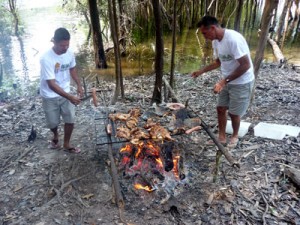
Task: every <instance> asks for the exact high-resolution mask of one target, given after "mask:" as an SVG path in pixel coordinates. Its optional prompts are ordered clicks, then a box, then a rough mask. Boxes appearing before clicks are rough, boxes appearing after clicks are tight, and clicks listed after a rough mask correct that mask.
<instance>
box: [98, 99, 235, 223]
mask: <svg viewBox="0 0 300 225" xmlns="http://www.w3.org/2000/svg"><path fill="white" fill-rule="evenodd" d="M194 115H195V114H193V112H192V111H189V110H188V109H187V108H186V107H184V106H182V105H176V104H175V105H174V104H173V105H172V104H171V105H165V106H154V107H152V108H151V109H149V110H147V111H145V112H143V113H141V111H140V109H136V108H135V109H131V110H129V111H127V112H125V113H123V112H111V113H108V112H105V111H103V112H102V116H101V117H99V118H97V119H96V120H95V121H96V134H97V136H96V137H97V138H96V140H97V146H101V145H108V156H109V160H110V165H111V176H112V178H113V183H114V185H113V186H114V193H115V198H116V202H117V204H118V206H119V208H120V209H124V205H125V202H124V199H123V197H124V196H126V195H127V193H128V192H131V193H135V194H137V195H138V196H140V197H142V198H144V199H145V198H151V199H149V201H155V202H159V203H160V205H169V206H170V207H172V206H173V205H174V204H176V196H177V195H180V193H181V192H182V191H183V189H184V187H185V186H186V185H188V183H189V181H188V180H189V176H188V174H186V173H185V165H184V155H185V154H184V146H182V144H181V142H182V141H180V140H182V139H185V140H186V141H185V142H188V136H187V134H189V133H191V132H193V131H195V130H198V129H199V127H200V125H201V127H203V128H204V129H205V131H206V132H207V133H208V134H209V135H210V136H212V138H214V136H213V135H212V134H211V133H209V132H210V131H209V130H208V128H207V126H206V124H202V121H201V120H200V119H199V117H197V116H195V117H193V116H194ZM195 127H197V129H194V128H195ZM113 151H114V153H113ZM223 151H224V150H223ZM220 152H221V151H218V154H217V157H218V156H219V155H220ZM225 153H226V151H225ZM224 155H225V154H224ZM228 156H229V157H228ZM225 157H226V158H230V157H231V155H230V154H228V155H227V156H226V155H225ZM149 196H151V197H149ZM170 202H171V203H170ZM174 202H175V203H174ZM166 203H168V204H166ZM122 211H123V210H120V212H122ZM121 214H122V213H120V217H121V219H122V215H121Z"/></svg>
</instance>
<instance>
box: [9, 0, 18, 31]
mask: <svg viewBox="0 0 300 225" xmlns="http://www.w3.org/2000/svg"><path fill="white" fill-rule="evenodd" d="M16 3H17V0H8V4H9V12H10V13H11V14H12V16H13V18H14V23H15V24H14V30H15V35H16V36H19V16H18V12H17V6H16Z"/></svg>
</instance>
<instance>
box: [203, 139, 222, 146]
mask: <svg viewBox="0 0 300 225" xmlns="http://www.w3.org/2000/svg"><path fill="white" fill-rule="evenodd" d="M219 142H220V144H222V145H224V146H225V145H226V142H222V141H219ZM205 144H206V145H208V146H215V145H216V144H215V142H214V141H213V140H209V141H207V142H206V143H205Z"/></svg>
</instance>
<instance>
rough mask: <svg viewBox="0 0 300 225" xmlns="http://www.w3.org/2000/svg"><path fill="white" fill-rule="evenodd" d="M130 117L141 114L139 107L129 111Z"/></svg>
mask: <svg viewBox="0 0 300 225" xmlns="http://www.w3.org/2000/svg"><path fill="white" fill-rule="evenodd" d="M129 115H130V117H136V118H137V117H139V116H140V115H141V110H140V109H139V108H134V109H131V110H130V111H129Z"/></svg>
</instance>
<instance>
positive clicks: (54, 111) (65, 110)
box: [42, 97, 75, 129]
mask: <svg viewBox="0 0 300 225" xmlns="http://www.w3.org/2000/svg"><path fill="white" fill-rule="evenodd" d="M42 99H43V109H44V112H45V117H46V123H47V127H48V128H50V129H53V128H55V127H57V126H58V125H59V123H60V116H61V117H62V118H63V121H64V123H74V120H75V119H74V118H75V106H74V105H73V104H72V103H71V102H70V101H69V100H67V99H66V98H63V97H56V98H42Z"/></svg>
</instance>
